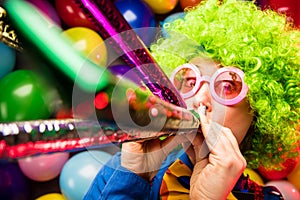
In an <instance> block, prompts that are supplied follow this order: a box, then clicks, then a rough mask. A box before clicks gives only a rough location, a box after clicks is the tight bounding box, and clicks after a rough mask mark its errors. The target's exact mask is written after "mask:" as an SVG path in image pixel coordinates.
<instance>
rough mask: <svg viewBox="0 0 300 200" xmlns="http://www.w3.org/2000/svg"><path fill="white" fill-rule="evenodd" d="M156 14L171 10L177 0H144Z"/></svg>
mask: <svg viewBox="0 0 300 200" xmlns="http://www.w3.org/2000/svg"><path fill="white" fill-rule="evenodd" d="M144 1H145V2H146V3H147V4H148V5H149V6H150V7H151V8H152V10H153V12H154V13H156V14H166V13H168V12H170V11H171V10H173V9H174V8H175V7H176V5H177V3H178V0H144Z"/></svg>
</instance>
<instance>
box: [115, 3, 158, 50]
mask: <svg viewBox="0 0 300 200" xmlns="http://www.w3.org/2000/svg"><path fill="white" fill-rule="evenodd" d="M115 5H116V7H117V8H118V10H119V11H120V12H121V14H122V15H123V17H124V18H125V19H126V21H127V22H128V23H129V24H130V26H131V27H132V28H133V29H134V31H135V32H136V33H137V34H138V36H139V37H140V38H141V39H142V41H143V42H144V43H145V45H146V46H149V45H150V44H151V43H152V42H153V40H154V36H155V31H156V29H155V28H154V27H156V21H155V16H154V13H153V12H152V10H151V8H150V7H149V5H148V4H146V3H145V2H143V1H142V0H117V1H115Z"/></svg>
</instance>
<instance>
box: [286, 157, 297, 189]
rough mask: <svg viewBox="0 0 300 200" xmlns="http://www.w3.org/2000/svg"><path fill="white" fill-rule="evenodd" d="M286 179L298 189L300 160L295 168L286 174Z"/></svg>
mask: <svg viewBox="0 0 300 200" xmlns="http://www.w3.org/2000/svg"><path fill="white" fill-rule="evenodd" d="M287 180H288V181H289V182H290V183H292V184H293V185H294V186H295V187H296V188H297V189H298V190H299V191H300V162H298V165H297V166H296V167H295V169H294V170H293V171H292V172H291V173H290V174H289V175H288V176H287Z"/></svg>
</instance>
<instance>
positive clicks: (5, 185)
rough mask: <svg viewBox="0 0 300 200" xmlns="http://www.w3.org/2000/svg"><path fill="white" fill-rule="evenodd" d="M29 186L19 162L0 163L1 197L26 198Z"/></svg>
mask: <svg viewBox="0 0 300 200" xmlns="http://www.w3.org/2000/svg"><path fill="white" fill-rule="evenodd" d="M28 191H29V187H28V183H27V179H26V177H25V175H24V174H23V173H22V171H21V170H20V168H19V166H18V163H13V162H3V163H0V199H9V200H26V199H28V197H29V192H28Z"/></svg>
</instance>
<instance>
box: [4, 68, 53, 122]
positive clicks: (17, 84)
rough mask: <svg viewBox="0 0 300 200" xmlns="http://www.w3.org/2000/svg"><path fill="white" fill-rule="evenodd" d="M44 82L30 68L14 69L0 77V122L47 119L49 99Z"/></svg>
mask: <svg viewBox="0 0 300 200" xmlns="http://www.w3.org/2000/svg"><path fill="white" fill-rule="evenodd" d="M48 91H49V88H47V86H46V84H45V83H43V82H42V81H41V80H40V79H39V77H38V75H37V74H36V73H34V72H33V71H30V70H16V71H13V72H11V73H9V74H8V75H6V76H5V77H3V78H2V79H0V122H11V121H24V120H36V119H47V118H49V117H50V115H51V106H50V104H51V101H52V100H53V99H51V98H49V95H48V94H47V92H48Z"/></svg>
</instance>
